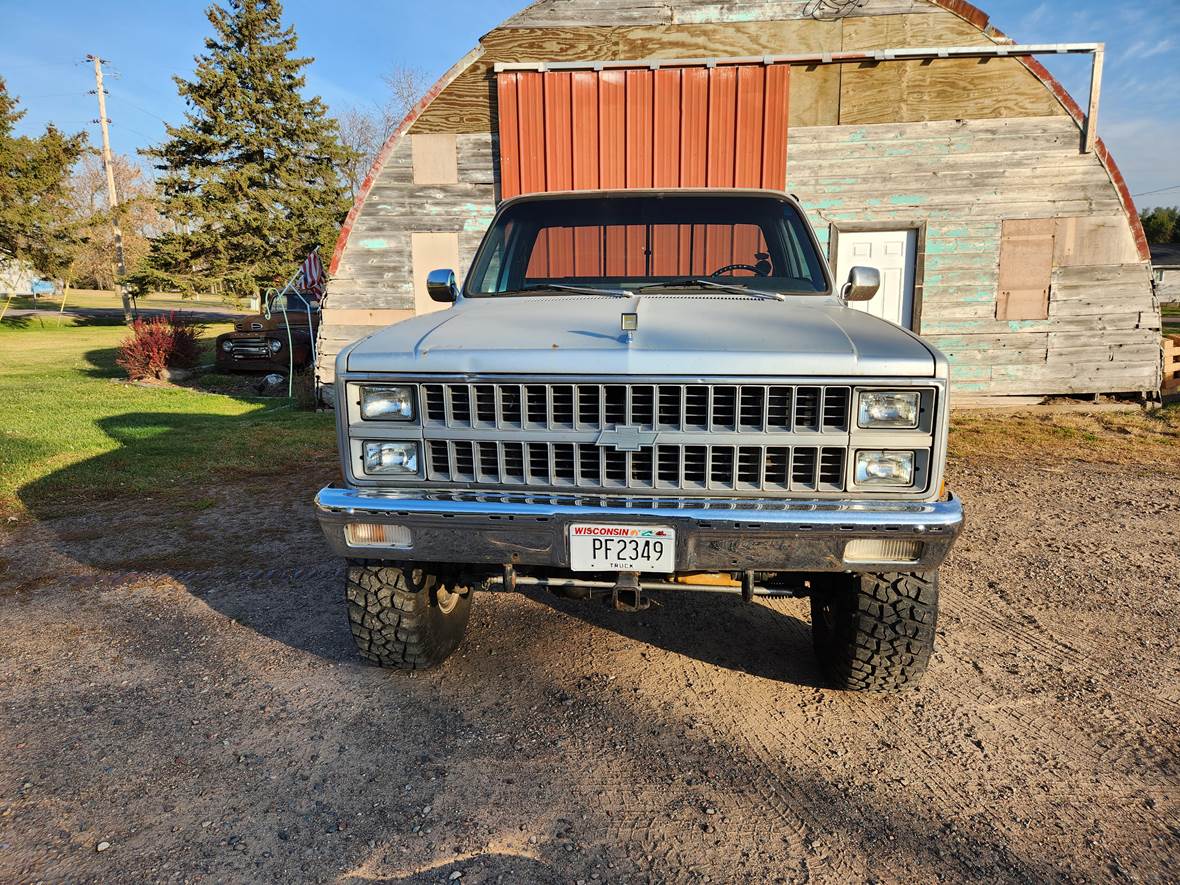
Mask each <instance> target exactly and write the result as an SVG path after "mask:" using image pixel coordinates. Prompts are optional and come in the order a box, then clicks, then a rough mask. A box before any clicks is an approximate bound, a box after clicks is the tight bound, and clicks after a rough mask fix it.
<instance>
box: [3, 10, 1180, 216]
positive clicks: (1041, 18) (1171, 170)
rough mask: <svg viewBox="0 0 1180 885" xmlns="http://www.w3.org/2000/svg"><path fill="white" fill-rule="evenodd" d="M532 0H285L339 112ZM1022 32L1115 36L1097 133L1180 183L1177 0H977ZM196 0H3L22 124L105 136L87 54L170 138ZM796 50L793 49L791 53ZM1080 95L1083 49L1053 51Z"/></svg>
mask: <svg viewBox="0 0 1180 885" xmlns="http://www.w3.org/2000/svg"><path fill="white" fill-rule="evenodd" d="M524 2H525V0H431V2H428V3H423V2H420V0H384V2H382V0H333V2H330V3H325V2H323V0H287V3H286V15H287V19H288V20H289V21H291V22H293V23H294V24H295V27H296V30H297V31H298V34H299V38H300V49H301V52H302V53H303V54H305V55H310V56H314V57H315V59H316V61H315V63H314V64H313V65H312V66H311V67H310V68H309V70H308V88H309V90H310V91H312V92H315V93H318V94H319V95H321V96H323V98H324V99H325V100H326V101H327V102H328V104H329V105H330V106H331V107H332V108H333V109H335V110H337V111H339V110H341V109H343V108H346V107H348V106H362V107H363V106H366V105H370V104H372V103H374V102H377V101H379V100H380V99H381V96H382V91H383V85H382V82H381V75H382V74H383V73H385V72H386V71H388V70H390V69H391V68H392V67H393V66H395V65H399V64H401V65H409V66H412V67H418V68H421V69H422V70H424V71H425V72H426V73H427V74H428V75H429V77H430V79H432V80H433V79H434V78H435V77H436V76H438V75H439V74H441V73H442V72H443V71H445V70H446V69H447V68H448V67H450V65H451V64H452V63H453V62H454V61H455V60H456V59H458V58H459V57H460V56H461V55H462V54H464V53H465V52H466V51H467V50H468V49H470V48H471V47H472V46H474V45H475V44H476V43H477V41H478V39H479V37H480V35H482V34H484V33H486V32H487V31H489V30H491V29H492V28H494V27H495V26H496V25H497V24H498V23H499V22H500V21H502V20H503V19H504V18H506V17H507V16H509V15H511V14H512V13H513V12H514V11H516V10H517V9H519V8H520V7H521V6H523V5H524ZM977 2H978V3H979V5H980V6H981V7H982V8H983V9H984V10H985V11H986V12H988V13H989V14H990V15H991V17H992V21H993V22H994V23H995V24H996V26H997V27H999V28H1000V29H1001V30H1003V31H1005V32H1006V33H1008V34H1009V35H1010V36H1012V37H1014V38H1015V39H1017V40H1019V41H1021V42H1028V43H1050V42H1051V43H1060V42H1088V41H1104V42H1106V44H1107V50H1108V51H1107V64H1106V78H1105V83H1104V87H1103V97H1102V110H1101V112H1100V122H1099V133H1100V134H1101V135H1102V137H1103V138H1104V139H1105V140H1106V142H1107V144H1108V145H1109V146H1110V148H1111V150H1112V151H1113V153H1114V155H1115V158H1116V159H1117V160H1118V162H1119V165H1120V166H1121V167H1122V169H1123V172H1124V174H1125V175H1126V177H1127V179H1128V181H1129V183H1130V186H1131V190H1132V192H1133V193H1135V194H1141V193H1143V192H1147V191H1155V190H1158V189H1161V188H1167V187H1170V186H1172V185H1180V0H1127V2H1111V0H1042V2H1037V0H977ZM205 5H206V4H205V3H204V2H200V0H138V2H136V0H104V2H98V3H96V2H93V0H85V2H83V0H40V2H29V0H0V12H2V14H3V19H2V20H3V21H4V23H5V26H6V27H5V29H4V32H3V33H0V76H4V77H5V78H6V79H7V80H8V85H9V88H10V89H11V91H13V92H14V93H16V94H17V95H18V96H19V97H20V98H21V102H22V105H23V106H24V107H25V108H26V109H27V111H28V115H27V117H26V118H25V120H24V121H23V122H22V124H21V130H22V131H25V132H35V131H39V130H40V129H42V128H43V127H44V125H45V123H47V122H49V121H51V120H52V121H54V122H56V123H57V124H58V125H59V126H61V127H62V128H64V129H67V130H77V129H82V128H85V129H87V130H89V131H91V132H92V134H93V136H94V140H95V142H97V140H98V136H97V128H98V127H97V126H96V125H94V124H93V122H92V121H93V120H94V118H95V117H97V115H98V114H97V109H96V108H95V106H94V96H92V95H89V94H88V92H87V90H89V89H92V88H93V85H94V84H93V76H92V72H91V69H90V67H89V66H88V65H87V64H85V63H81V60H82V59H83V58H84V56H85V55H86V54H87V53H96V54H98V55H101V56H102V57H104V58H109V59H110V60H111V62H112V68H113V70H114V72H115V75H114V78H113V79H111V80H109V81H108V84H107V85H108V89H109V91H110V96H109V98H108V102H109V103H108V107H107V115H108V116H109V117H110V118H111V120H112V121H113V122H112V127H111V132H112V141H113V145H114V148H115V150H117V151H120V152H122V153H133V152H134V151H135V150H136V149H137V148H141V147H144V146H145V145H148V144H152V143H154V142H158V141H159V140H161V138H162V137H163V121H164V120H169V121H175V120H179V119H180V117H181V114H182V112H183V106H182V104H181V102H180V99H179V98H178V97H177V95H176V90H175V86H174V84H173V83H172V81H171V79H170V77H171V75H172V74H177V73H178V74H181V75H182V76H188V75H189V74H190V73H191V72H192V68H193V63H192V58H193V56H194V55H196V54H197V53H198V52H200V51H201V49H202V42H201V41H202V39H203V38H204V36H205V34H206V32H207V30H208V23H207V22H206V20H205V17H204V7H205ZM788 50H789V48H787V47H785V48H784V51H788ZM1049 66H1050V68H1051V69H1052V70H1053V71H1054V72H1055V73H1056V74H1057V75H1058V76H1059V77H1061V78H1062V80H1063V81H1064V82H1065V85H1066V86H1067V87H1068V88H1069V89H1070V91H1071V92H1072V93H1073V94H1074V96H1075V98H1078V100H1079V101H1080V102H1081V103H1082V104H1083V105H1084V104H1085V96H1086V95H1087V93H1088V88H1089V67H1088V60H1085V59H1082V58H1061V59H1050V60H1049ZM1136 202H1137V203H1138V204H1139V205H1140V206H1141V207H1148V206H1152V205H1176V204H1180V188H1177V189H1175V190H1169V191H1166V192H1163V193H1158V194H1148V195H1147V196H1142V197H1137V199H1136Z"/></svg>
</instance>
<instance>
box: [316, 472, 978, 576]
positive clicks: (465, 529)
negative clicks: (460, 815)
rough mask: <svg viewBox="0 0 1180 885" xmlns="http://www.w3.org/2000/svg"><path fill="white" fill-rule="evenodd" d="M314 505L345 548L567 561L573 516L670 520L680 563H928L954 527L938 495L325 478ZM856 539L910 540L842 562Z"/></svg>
mask: <svg viewBox="0 0 1180 885" xmlns="http://www.w3.org/2000/svg"><path fill="white" fill-rule="evenodd" d="M315 507H316V516H317V518H318V519H319V521H320V526H321V527H322V528H323V530H324V534H325V535H326V536H327V538H328V541H329V543H330V544H331V545H332V548H333V549H334V550H335V552H336V553H338V554H339V555H341V556H344V557H348V558H353V559H378V560H380V559H386V560H411V561H424V562H447V563H464V564H483V565H504V564H508V563H511V564H513V565H538V566H547V567H551V568H559V569H561V568H568V567H569V540H568V539H569V531H568V527H569V526H570V524H571V523H578V522H617V523H620V524H624V525H645V524H647V525H665V526H671V527H673V528H675V529H676V547H677V550H676V568H677V570H678V571H744V570H754V571H799V572H816V571H827V572H841V571H890V570H894V571H896V570H903V571H907V570H915V571H916V570H928V569H934V568H937V567H938V566H939V565H940V564H941V563H942V561H943V559H945V558H946V555H947V553H948V552H949V551H950V548H951V545H952V544H953V543H954V541H955V538H957V537H958V535H959V532H960V531H961V529H962V527H963V507H962V504H961V503H960V502H959V500H958V499H957V498H956V497H954V496H953V495H952V496H949V497H948V499H947V500H945V501H936V502H912V501H801V500H783V499H717V498H703V499H702V498H630V497H627V498H623V497H606V496H597V495H595V496H590V495H557V494H555V495H535V494H532V495H521V494H512V493H486V492H425V491H422V490H412V491H411V490H406V491H386V490H380V491H378V490H373V489H355V488H340V487H335V486H330V487H328V488H325V489H322V490H321V491H320V493H319V494H318V495H317V496H316V499H315ZM349 523H379V524H385V525H398V526H405V527H407V528H409V530H410V532H411V538H412V540H411V546H410V547H406V548H390V547H368V546H353V545H350V544H349V543H348V541H347V540H346V537H345V526H347V525H348V524H349ZM857 539H871V540H884V539H889V540H898V541H906V540H908V541H916V542H918V544H919V548H918V555H917V558H916V559H914V560H912V561H909V562H906V563H904V564H903V563H899V562H897V561H891V560H883V561H876V562H873V561H869V562H866V561H864V560H862V559H858V560H857V561H856V562H855V563H852V562H846V561H845V559H844V550H845V547H846V546H847V544H848V542H849V541H852V540H857Z"/></svg>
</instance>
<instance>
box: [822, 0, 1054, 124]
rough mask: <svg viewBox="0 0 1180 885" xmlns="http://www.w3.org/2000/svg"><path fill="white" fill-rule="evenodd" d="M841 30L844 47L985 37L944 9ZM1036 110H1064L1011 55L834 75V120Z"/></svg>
mask: <svg viewBox="0 0 1180 885" xmlns="http://www.w3.org/2000/svg"><path fill="white" fill-rule="evenodd" d="M843 28H844V38H843V39H844V49H845V50H855V49H888V48H892V47H899V46H973V45H990V44H991V43H992V42H993V41H992V40H991V39H990V38H989V37H988V36H987V35H986V34H985V33H983V32H982V31H980V30H979V29H978V28H976V27H974V26H973V25H971V24H969V23H968V22H965V21H963V20H962V19H960V18H958V17H957V16H955V15H952V14H950V13H949V12H943V13H939V14H937V15H890V16H875V17H871V18H852V19H846V20H845V21H844V22H843ZM1042 115H1046V116H1048V115H1065V109H1064V108H1063V107H1062V106H1061V103H1060V102H1059V101H1057V99H1056V98H1054V97H1053V95H1052V93H1050V92H1049V90H1048V89H1046V88H1045V86H1044V84H1043V83H1041V82H1040V80H1038V79H1037V77H1036V76H1034V75H1033V74H1032V72H1031V71H1029V70H1028V68H1026V67H1025V66H1024V65H1023V64H1021V62H1019V61H1018V60H1016V59H1013V58H1000V59H991V60H979V59H946V60H938V61H933V62H923V61H904V62H885V63H881V64H865V65H846V66H844V71H843V74H842V78H841V84H840V122H841V123H845V124H857V123H886V122H893V121H899V122H918V121H922V120H978V119H988V118H995V117H1033V116H1042Z"/></svg>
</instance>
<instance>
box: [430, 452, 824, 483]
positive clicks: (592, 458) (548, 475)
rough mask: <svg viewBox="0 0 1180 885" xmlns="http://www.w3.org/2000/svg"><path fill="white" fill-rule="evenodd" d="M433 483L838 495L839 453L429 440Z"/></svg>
mask: <svg viewBox="0 0 1180 885" xmlns="http://www.w3.org/2000/svg"><path fill="white" fill-rule="evenodd" d="M426 453H427V471H428V477H429V478H430V479H431V480H434V481H437V482H459V483H476V484H480V485H495V486H532V487H542V488H587V489H646V490H655V491H660V490H669V491H683V490H700V491H730V492H743V491H745V492H758V491H769V492H795V491H840V490H841V489H843V488H844V463H845V457H846V449H845V448H844V447H843V446H756V445H752V446H730V445H708V444H702V445H656V446H646V447H643V448H640V449H639V450H638V451H635V452H620V451H617V450H615V449H612V448H608V447H603V446H599V445H596V444H594V443H547V442H497V441H493V440H487V441H483V440H427V442H426Z"/></svg>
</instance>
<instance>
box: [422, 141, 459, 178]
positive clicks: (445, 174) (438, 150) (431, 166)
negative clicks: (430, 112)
mask: <svg viewBox="0 0 1180 885" xmlns="http://www.w3.org/2000/svg"><path fill="white" fill-rule="evenodd" d="M410 146H411V152H412V154H413V164H414V184H457V183H458V181H459V150H458V147H457V145H456V142H455V135H454V133H450V132H443V133H437V134H428V135H411V136H410Z"/></svg>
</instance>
